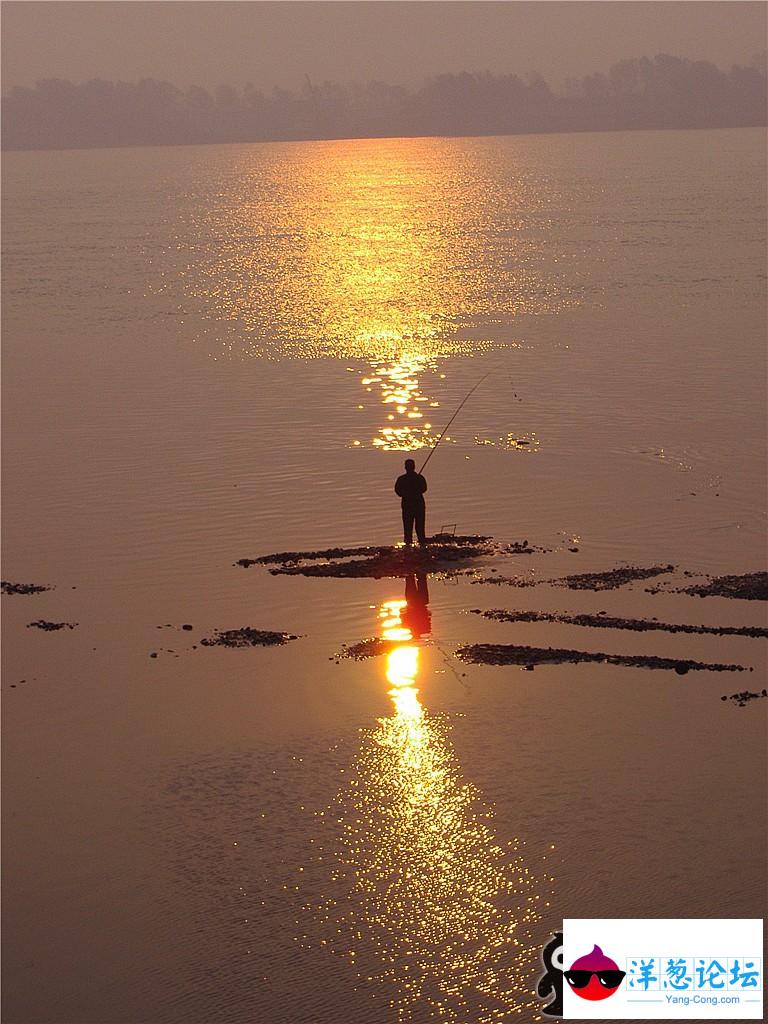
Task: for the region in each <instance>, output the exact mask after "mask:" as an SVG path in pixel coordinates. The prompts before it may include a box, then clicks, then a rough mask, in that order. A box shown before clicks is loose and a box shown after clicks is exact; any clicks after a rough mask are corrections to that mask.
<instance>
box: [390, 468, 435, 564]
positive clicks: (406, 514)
mask: <svg viewBox="0 0 768 1024" xmlns="http://www.w3.org/2000/svg"><path fill="white" fill-rule="evenodd" d="M426 490H427V481H426V480H425V479H424V477H423V476H422V475H421V473H417V472H416V463H415V462H414V461H413V459H406V460H405V472H404V473H403V474H402V475H401V476H399V477H398V478H397V480H395V494H397V495H398V496H399V497H400V498H401V499H402V500H401V502H400V505H401V508H402V512H403V540H404V541H405V546H406V547H407V548H409V547H411V546H412V544H413V528H414V526H415V527H416V538H417V540H418V542H419V544H420V545H421V547H426V544H427V535H426V532H425V524H426V516H427V507H426V503H425V501H424V494H425V492H426Z"/></svg>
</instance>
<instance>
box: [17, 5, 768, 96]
mask: <svg viewBox="0 0 768 1024" xmlns="http://www.w3.org/2000/svg"><path fill="white" fill-rule="evenodd" d="M767 9H768V8H766V5H765V4H763V3H761V2H756V3H738V2H725V3H700V2H696V0H692V2H683V3H678V2H674V3H672V2H645V3H634V2H627V3H625V2H621V0H613V2H604V3H582V2H579V0H569V2H560V0H538V2H535V3H523V2H520V3H507V2H501V3H485V2H457V3H451V2H434V3H432V2H426V0H422V2H415V3H410V2H409V3H397V2H379V3H367V2H366V3H363V2H354V0H352V2H347V3H344V2H322V0H315V2H310V3H306V2H293V0H287V2H284V3H272V2H269V3H267V2H265V3H252V2H242V3H231V2H218V3H210V2H201V3H193V2H163V3H150V2H144V0H136V2H123V0H112V2H110V0H103V2H96V3H93V2H85V3H72V2H69V0H61V2H55V3H50V2H45V3H38V2H34V0H25V2H15V0H13V2H4V3H3V4H2V29H3V41H2V53H3V87H4V89H7V88H9V87H10V86H13V85H31V84H33V83H34V82H35V81H36V80H37V79H39V78H52V77H58V78H69V79H72V80H73V81H78V82H79V81H83V80H85V79H88V78H107V79H124V80H129V81H132V80H136V79H139V78H143V77H144V78H166V79H168V80H170V81H172V82H174V83H175V84H177V85H180V86H187V85H190V84H192V83H196V84H199V85H204V86H207V87H209V88H210V87H214V86H216V85H218V84H220V83H222V82H227V83H232V84H234V85H243V84H245V82H248V81H250V82H253V84H254V85H256V86H257V87H259V88H262V89H263V88H269V87H271V86H272V85H275V84H277V85H283V86H289V87H290V86H295V85H297V84H299V83H300V82H301V80H302V79H303V76H304V75H305V74H308V75H309V76H310V77H311V78H312V79H313V81H320V80H323V79H326V78H327V79H332V80H336V81H349V80H352V79H357V80H368V79H371V78H376V79H381V80H384V81H388V82H393V83H404V84H416V83H418V82H419V81H421V80H422V79H423V78H425V77H427V76H429V75H432V74H436V73H439V72H441V71H460V70H468V71H478V70H491V71H495V72H507V71H516V72H518V73H526V72H529V71H540V72H541V73H542V74H543V75H544V76H545V77H546V78H547V79H548V80H549V81H550V82H551V84H552V85H555V86H556V85H559V84H560V83H561V82H562V80H563V79H564V78H565V77H567V76H578V75H583V74H586V73H587V72H590V71H593V70H597V69H599V68H605V67H607V66H608V65H609V64H610V63H612V62H613V61H615V60H616V59H619V58H621V57H630V56H643V55H648V56H653V55H654V54H656V53H659V52H666V53H673V54H676V55H678V56H683V57H691V58H707V59H710V60H712V61H714V62H715V63H716V64H720V65H725V66H728V65H730V64H731V63H746V62H748V61H749V60H750V59H751V57H752V56H753V55H754V54H755V53H757V52H758V51H760V50H762V49H763V48H764V47H765V35H766V10H767Z"/></svg>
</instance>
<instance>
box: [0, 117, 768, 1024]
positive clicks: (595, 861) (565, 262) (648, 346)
mask: <svg viewBox="0 0 768 1024" xmlns="http://www.w3.org/2000/svg"><path fill="white" fill-rule="evenodd" d="M764 141H765V139H764V132H762V131H758V130H741V131H721V132H679V133H678V132H658V133H643V132H637V133H627V134H605V135H579V136H550V137H517V138H509V139H507V138H505V139H501V138H488V139H452V140H443V139H429V140H380V141H374V142H366V141H355V142H329V143H301V144H274V145H259V146H222V147H201V148H194V147H193V148H175V149H172V148H169V149H140V150H139V149H137V150H104V151H95V152H65V153H43V154H24V153H12V154H7V155H6V156H5V158H4V200H3V202H4V208H3V215H4V219H3V223H4V250H5V256H4V278H3V289H4V294H3V298H4V303H3V318H4V342H5V344H4V396H3V397H4V416H5V421H4V428H5V429H4V433H3V455H4V462H5V492H4V495H3V497H4V517H3V518H4V542H5V545H4V552H5V562H4V570H3V575H4V577H5V578H7V579H12V580H21V581H25V582H39V583H51V584H55V586H56V589H55V590H52V591H50V592H48V593H45V594H40V595H37V596H31V597H5V598H3V605H4V609H3V610H4V613H5V643H4V656H5V665H4V683H3V688H4V715H5V743H4V757H5V765H4V773H5V830H4V835H5V890H4V897H5V1003H6V1005H5V1014H6V1019H7V1020H8V1021H9V1022H15V1024H32V1022H40V1024H43V1022H45V1024H61V1022H72V1024H112V1022H114V1024H134V1022H135V1024H139V1022H141V1024H155V1022H157V1024H165V1022H169V1024H170V1022H173V1024H176V1022H185V1024H186V1022H193V1024H198V1022H199V1024H203V1022H208V1021H231V1022H246V1021H248V1022H250V1021H254V1020H258V1021H269V1022H270V1024H271V1022H286V1024H294V1022H307V1024H310V1022H311V1024H337V1022H341V1021H346V1020H356V1021H360V1022H371V1024H379V1022H382V1024H384V1022H386V1024H389V1022H394V1021H414V1022H416V1024H419V1022H424V1021H431V1020H440V1021H450V1022H456V1024H475V1022H477V1024H479V1022H485V1021H495V1020H501V1019H505V1018H506V1017H507V1016H509V1015H510V1014H511V1013H513V1012H515V1011H519V1012H520V1014H521V1017H520V1019H522V1020H532V1019H534V1017H535V1016H536V1013H537V1007H538V1004H537V1003H536V1002H535V1001H534V1000H533V998H532V996H531V995H530V990H531V988H532V986H533V984H535V975H536V972H537V967H536V957H537V950H538V949H539V948H540V947H541V945H542V944H543V942H545V941H546V938H547V936H548V934H549V932H550V930H551V929H552V928H554V927H559V924H560V922H561V921H562V919H563V917H578V916H584V917H591V916H596V917H599V916H605V917H612V916H616V917H619V916H690V917H696V916H701V917H710V916H733V917H739V916H745V917H747V916H758V915H759V913H760V910H761V908H760V894H761V893H762V891H763V872H764V864H765V854H766V848H765V838H764V837H765V824H766V822H765V815H764V800H763V797H764V788H763V784H762V782H761V781H760V780H762V779H764V776H765V767H766V758H765V708H763V707H762V706H760V704H761V703H762V702H760V703H755V704H754V705H751V706H749V707H747V708H744V709H736V708H734V707H732V706H731V705H730V703H729V704H728V705H726V704H723V703H722V702H721V701H720V699H719V697H720V695H721V694H723V693H731V692H733V691H734V690H736V689H743V688H744V685H745V680H746V686H748V687H750V688H753V689H754V688H759V687H760V686H762V685H763V683H764V678H765V676H764V672H765V644H764V642H762V641H760V640H752V639H743V638H720V637H705V636H685V635H683V636H679V635H669V634H664V633H659V634H656V635H654V634H633V633H618V632H614V631H609V630H602V629H601V630H584V629H579V628H578V627H576V626H565V625H554V624H548V623H533V624H524V625H514V626H512V625H502V624H499V623H493V622H488V621H486V620H483V619H481V618H479V617H477V616H472V615H468V614H466V612H467V610H468V609H470V608H476V607H482V608H490V607H506V608H531V609H539V610H542V609H543V610H551V611H561V612H562V611H566V612H575V611H584V612H594V611H599V610H601V609H606V610H609V611H610V612H611V613H612V614H617V615H633V616H643V617H650V616H653V615H655V616H657V617H658V618H660V619H664V620H667V621H673V622H691V623H708V624H714V625H748V624H761V622H762V619H763V618H764V615H763V611H762V609H761V608H759V607H757V605H756V604H755V603H750V604H747V603H744V602H729V601H726V600H722V599H707V600H701V601H700V600H696V599H692V598H688V597H684V596H681V595H674V594H660V595H651V594H648V593H646V591H645V590H644V589H643V586H642V585H637V586H635V587H633V588H627V589H622V590H618V591H614V592H609V593H608V594H605V593H603V594H600V593H592V592H588V591H585V592H578V591H576V592H574V591H567V590H562V589H555V588H551V587H537V588H534V589H526V590H517V589H511V588H502V587H499V588H496V587H479V586H474V585H473V584H472V583H471V581H470V580H469V579H459V580H458V581H457V580H452V581H447V580H437V579H435V580H430V596H431V604H430V608H431V612H432V634H431V636H430V637H429V638H428V640H427V642H426V643H424V644H416V643H408V642H407V641H408V640H409V639H411V640H412V638H411V637H408V635H407V634H402V633H401V632H400V630H401V625H400V619H399V615H400V611H401V609H402V604H403V599H404V595H403V586H402V581H398V580H394V581H393V580H389V581H386V580H384V581H374V580H315V579H303V578H298V577H271V576H269V575H268V574H266V573H264V572H261V571H259V570H258V569H256V568H253V569H250V570H248V571H247V572H246V571H244V570H242V569H240V568H236V567H234V566H233V562H235V561H236V559H238V558H241V557H244V556H255V555H258V554H263V553H266V552H271V551H278V550H286V549H287V550H290V549H308V548H312V547H317V546H328V545H339V544H342V545H352V544H359V543H389V542H391V541H392V540H394V539H396V538H397V536H398V519H399V510H398V507H397V503H396V500H395V499H394V495H393V494H392V491H391V488H392V480H393V478H394V477H395V476H396V475H397V474H398V473H399V472H400V471H401V465H402V460H403V458H404V457H405V454H406V453H407V452H409V451H413V452H417V453H418V451H419V450H424V451H425V449H426V446H427V445H429V444H430V443H431V441H432V440H433V439H434V438H436V437H437V436H438V434H439V432H440V431H441V430H442V428H443V426H444V424H445V422H446V421H447V419H448V418H449V417H450V415H451V413H452V412H453V410H454V409H455V407H456V405H457V404H458V402H459V401H460V400H461V398H462V397H463V396H464V395H465V394H466V392H467V391H468V390H469V388H470V387H471V386H473V385H474V384H475V383H476V382H477V381H478V380H479V379H481V378H482V377H483V376H484V375H486V374H487V375H488V377H487V379H486V380H485V381H484V383H483V384H482V385H481V387H480V388H479V389H478V391H477V393H476V394H475V396H473V398H472V399H471V401H470V402H469V403H468V405H467V406H466V407H465V409H464V411H463V412H462V415H461V417H460V418H459V419H458V420H457V421H456V423H455V424H454V426H453V427H452V428H451V430H450V431H449V436H448V438H447V439H446V441H445V442H444V444H443V445H442V446H441V448H440V449H439V452H438V454H436V455H435V458H434V459H433V460H432V462H430V465H429V470H428V478H429V486H430V490H429V498H430V501H429V516H430V525H431V527H432V529H433V530H436V529H437V528H438V527H439V526H440V525H441V524H453V523H456V524H457V525H458V530H459V532H465V533H470V532H482V533H490V534H493V535H494V536H496V537H497V538H500V539H504V540H513V539H522V538H528V539H529V540H530V542H531V543H533V544H537V545H541V546H544V547H547V548H549V549H551V550H550V551H549V553H547V554H544V555H537V556H535V558H533V559H531V558H530V557H529V559H528V560H527V561H525V560H524V559H523V560H522V561H521V560H520V559H518V560H517V561H509V562H507V563H505V565H504V568H503V569H501V570H500V571H503V572H507V573H509V574H512V573H515V572H520V573H523V572H530V571H532V572H533V573H534V574H535V575H536V576H538V577H540V578H544V579H546V578H551V577H553V576H558V575H561V574H562V573H563V572H588V571H596V570H603V569H608V568H611V567H613V566H615V565H617V564H619V563H621V562H632V563H635V564H644V565H652V564H666V563H673V564H674V565H676V566H677V567H679V572H680V573H682V572H683V571H693V572H711V573H721V572H744V571H749V570H755V569H760V568H764V567H765V550H764V537H765V526H766V522H765V520H766V505H765V493H766V480H765V450H764V448H765V423H766V405H765V403H766V397H765V371H766V364H765V363H766V361H765V326H766V324H765V299H766V275H765V258H764V257H765V181H766V167H765V148H764ZM416 457H417V458H418V457H419V456H418V454H417V455H416ZM572 547H578V552H572V551H570V550H569V548H572ZM37 618H45V619H53V620H67V621H70V622H77V623H78V624H79V625H78V627H77V629H75V630H72V631H62V632H59V633H41V632H38V631H36V630H27V629H26V628H25V626H26V624H27V623H28V622H30V621H32V620H33V619H37ZM182 623H191V624H192V625H193V626H194V629H193V631H191V632H188V633H187V632H182V631H180V630H179V629H178V627H179V626H180V625H181V624H182ZM166 624H171V627H168V626H166ZM246 624H248V625H252V626H256V627H258V628H265V629H284V630H291V631H293V632H295V633H300V634H302V639H301V640H299V641H296V642H295V643H294V644H291V645H289V646H287V647H286V648H281V649H274V650H270V649H255V650H223V649H218V648H199V647H198V649H195V650H193V649H192V644H193V643H197V642H198V641H199V638H200V637H202V636H205V635H207V634H209V633H210V632H211V631H212V630H213V629H215V628H230V627H236V626H242V625H246ZM158 627H163V628H158ZM376 635H379V636H392V637H394V638H395V639H398V640H402V641H403V646H402V647H400V648H399V649H398V651H396V652H395V654H394V655H392V656H390V657H388V658H382V659H371V660H370V661H366V662H360V663H356V662H351V661H342V662H341V663H339V664H336V662H335V660H334V658H333V655H334V654H335V653H336V652H337V651H338V650H339V649H340V647H341V645H342V643H351V642H354V641H357V640H360V639H362V638H363V637H369V636H376ZM473 640H487V641H489V642H493V641H496V642H501V643H503V642H510V643H511V642H517V643H529V644H533V645H537V646H550V645H551V646H558V647H575V648H579V649H585V650H603V651H609V652H610V653H630V654H644V653H654V654H660V655H668V656H673V657H694V658H698V659H700V660H702V661H738V662H740V663H742V664H744V665H748V666H752V667H754V668H755V670H756V674H754V675H752V676H748V677H745V676H722V675H716V674H713V673H705V672H701V673H689V674H688V675H687V676H685V677H678V676H676V675H674V674H668V673H665V672H644V671H642V670H639V669H628V668H616V667H610V666H602V665H600V666H589V665H581V666H567V665H566V666H552V667H540V668H537V670H536V671H535V672H533V673H528V672H522V671H519V670H517V669H513V668H505V669H501V668H490V667H482V666H479V667H474V666H465V665H462V664H461V663H459V662H457V661H456V659H455V658H454V657H453V652H454V651H455V649H456V647H458V646H459V645H460V644H461V643H464V642H467V641H473ZM153 651H154V652H158V657H157V658H155V659H150V657H149V655H150V653H151V652H153ZM22 680H24V682H23V683H22V682H21V681H22ZM758 684H759V685H758Z"/></svg>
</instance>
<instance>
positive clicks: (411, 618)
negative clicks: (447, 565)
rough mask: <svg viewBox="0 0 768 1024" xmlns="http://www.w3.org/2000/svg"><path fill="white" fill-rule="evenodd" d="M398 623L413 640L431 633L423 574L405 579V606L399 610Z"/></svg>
mask: <svg viewBox="0 0 768 1024" xmlns="http://www.w3.org/2000/svg"><path fill="white" fill-rule="evenodd" d="M400 621H401V622H402V624H403V626H404V627H405V628H406V629H409V630H410V631H411V636H412V637H413V639H414V640H418V639H419V638H420V637H422V636H424V634H425V633H427V634H429V633H431V632H432V615H431V613H430V611H429V589H428V587H427V574H426V573H425V572H417V573H411V574H410V575H409V576H406V577H405V606H404V607H403V608H402V609H401V610H400Z"/></svg>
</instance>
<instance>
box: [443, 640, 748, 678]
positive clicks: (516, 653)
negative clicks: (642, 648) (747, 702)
mask: <svg viewBox="0 0 768 1024" xmlns="http://www.w3.org/2000/svg"><path fill="white" fill-rule="evenodd" d="M456 654H457V656H458V657H459V658H461V659H462V660H463V661H467V662H471V663H473V664H476V665H518V666H520V667H522V668H525V667H527V666H528V665H564V664H569V665H577V664H580V663H582V662H595V663H598V664H607V665H622V666H626V667H627V668H648V669H669V670H672V669H673V670H675V671H677V672H679V671H680V670H681V669H682V672H683V673H684V672H688V671H689V670H691V669H694V670H698V671H702V670H703V671H709V672H744V671H746V669H745V668H744V666H743V665H727V664H725V665H724V664H718V663H715V664H710V663H707V662H702V661H691V660H689V659H679V658H658V657H656V656H655V655H645V654H639V655H638V654H604V653H602V652H600V651H572V650H567V649H563V648H557V647H527V646H522V645H518V644H467V645H465V646H464V647H460V648H459V649H458V650H457V651H456Z"/></svg>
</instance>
